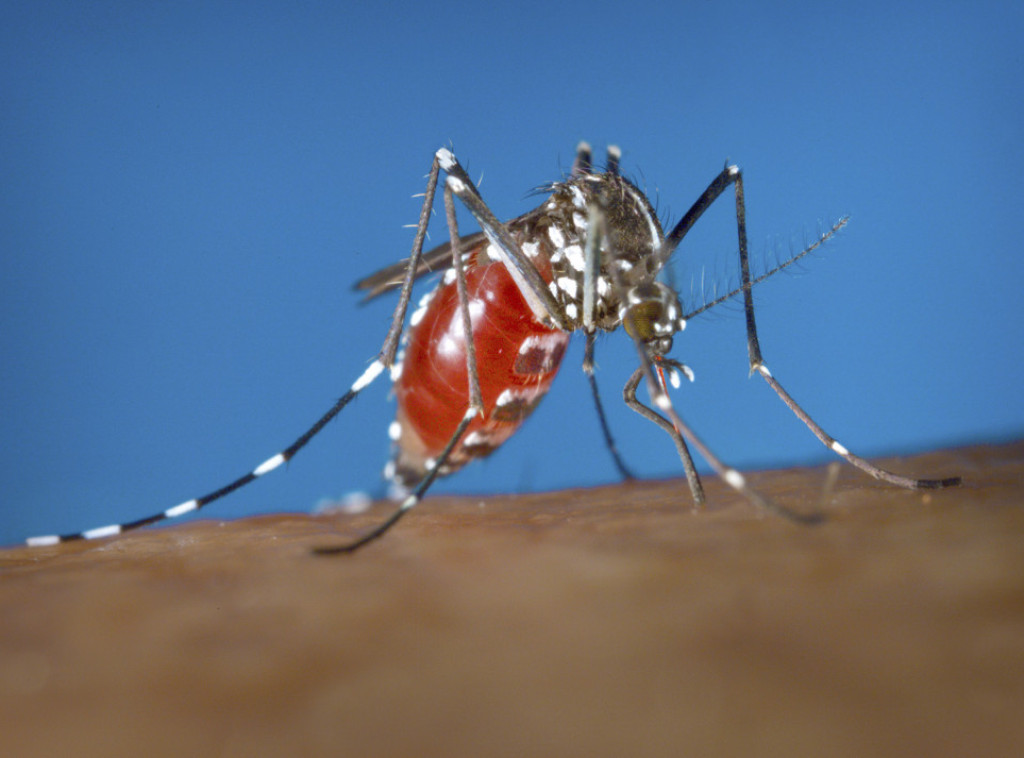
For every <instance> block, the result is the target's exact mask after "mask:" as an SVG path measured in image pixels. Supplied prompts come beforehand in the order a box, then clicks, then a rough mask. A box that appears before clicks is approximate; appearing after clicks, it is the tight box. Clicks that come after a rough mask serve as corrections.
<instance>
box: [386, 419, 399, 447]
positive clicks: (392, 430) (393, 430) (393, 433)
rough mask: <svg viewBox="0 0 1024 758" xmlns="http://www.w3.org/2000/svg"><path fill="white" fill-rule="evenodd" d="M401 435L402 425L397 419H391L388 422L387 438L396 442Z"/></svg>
mask: <svg viewBox="0 0 1024 758" xmlns="http://www.w3.org/2000/svg"><path fill="white" fill-rule="evenodd" d="M401 436H402V425H401V424H399V423H398V422H397V421H392V422H391V423H390V424H388V439H390V440H391V441H392V442H398V438H399V437H401Z"/></svg>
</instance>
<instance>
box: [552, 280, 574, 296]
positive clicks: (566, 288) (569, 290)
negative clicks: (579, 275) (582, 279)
mask: <svg viewBox="0 0 1024 758" xmlns="http://www.w3.org/2000/svg"><path fill="white" fill-rule="evenodd" d="M555 284H557V285H558V288H559V289H560V290H562V291H563V292H565V294H566V295H568V296H569V297H571V298H575V297H576V292H577V291H578V287H577V285H576V280H575V279H572V278H571V277H568V276H560V277H558V279H556V280H555Z"/></svg>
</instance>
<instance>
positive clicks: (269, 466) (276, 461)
mask: <svg viewBox="0 0 1024 758" xmlns="http://www.w3.org/2000/svg"><path fill="white" fill-rule="evenodd" d="M284 462H285V457H284V454H283V453H278V454H277V455H275V456H274V457H273V458H267V460H265V461H263V463H261V464H260V465H259V466H257V467H256V468H255V469H253V472H252V474H253V476H263V475H264V474H266V473H269V472H271V471H273V470H274V469H276V468H277V467H278V466H280V465H281V464H282V463H284Z"/></svg>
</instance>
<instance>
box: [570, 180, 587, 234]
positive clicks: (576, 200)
mask: <svg viewBox="0 0 1024 758" xmlns="http://www.w3.org/2000/svg"><path fill="white" fill-rule="evenodd" d="M569 189H570V191H571V192H572V204H573V205H575V206H576V207H577V208H579V209H580V210H584V209H585V208H586V207H587V199H586V198H585V197H583V190H581V189H580V188H579V187H577V186H576V185H575V184H573V185H572V186H570V187H569ZM576 225H577V226H579V223H577V224H576Z"/></svg>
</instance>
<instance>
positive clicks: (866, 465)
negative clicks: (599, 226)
mask: <svg viewBox="0 0 1024 758" xmlns="http://www.w3.org/2000/svg"><path fill="white" fill-rule="evenodd" d="M730 185H731V186H733V188H734V192H735V196H736V231H737V236H738V240H739V256H740V273H741V277H742V286H741V287H740V289H741V290H742V292H743V311H744V314H745V317H746V328H747V354H748V357H749V360H750V372H751V373H754V372H755V371H756V372H757V373H758V374H760V375H761V377H763V378H764V380H765V381H766V382H767V383H768V386H769V387H771V388H772V389H773V390H775V392H776V394H778V396H779V397H780V398H781V399H782V401H783V402H784V403H785V404H786V405H787V406H789V408H790V410H792V411H793V413H794V414H796V416H797V418H799V419H800V420H801V421H803V422H804V424H806V426H807V428H808V429H810V430H811V432H812V433H813V434H814V436H816V437H817V438H818V439H819V440H821V441H822V443H823V444H824V445H825V446H826V447H828V448H829V449H830V450H832V452H834V453H836V454H837V455H839V456H841V457H842V458H844V459H846V460H847V461H848V462H849V463H851V464H853V465H854V466H856V467H857V468H859V469H861V470H862V471H865V472H867V473H868V474H870V475H871V476H873V477H875V478H876V479H881V480H883V481H886V482H889V483H890V484H895V485H897V486H900V487H906V488H908V489H937V488H941V487H953V486H956V485H959V484H960V481H961V479H960V477H958V476H954V477H948V478H945V479H916V478H913V477H908V476H902V475H900V474H895V473H893V472H891V471H887V470H886V469H883V468H881V467H879V466H876V465H874V464H873V463H871V462H869V461H867V460H865V459H864V458H861V457H860V456H858V455H855V454H853V453H851V452H850V451H849V450H848V449H847V448H846V446H845V445H843V444H842V443H841V442H839V441H838V440H837V439H835V438H834V437H832V436H831V435H829V434H828V433H827V432H825V430H824V429H822V428H821V426H819V425H818V423H817V422H815V421H814V420H813V419H812V418H811V417H810V416H809V415H808V414H807V412H806V411H804V409H803V408H801V407H800V406H799V405H798V404H797V402H796V401H795V400H794V399H793V398H792V396H791V395H790V394H789V393H788V392H786V390H785V389H784V388H783V387H782V385H781V384H779V382H778V380H777V379H775V377H774V376H772V373H771V372H770V371H769V370H768V366H767V365H766V364H765V362H764V358H763V357H762V355H761V346H760V343H759V341H758V337H757V323H756V321H755V319H754V294H753V282H752V281H751V277H750V261H749V254H748V252H747V222H746V206H745V204H744V200H743V175H742V173H741V171H740V169H739V167H738V166H726V167H725V168H724V169H723V170H722V172H721V173H720V174H719V175H718V176H717V177H716V178H715V179H714V180H713V181H712V182H711V184H710V185H708V188H707V189H706V190H704V192H703V194H702V195H701V196H700V197H699V198H698V199H697V202H695V203H694V204H693V206H692V207H691V208H690V210H689V211H687V213H686V215H685V216H683V218H682V219H680V221H679V223H678V224H676V226H675V228H673V229H672V231H671V232H670V233H669V235H668V236H667V237H666V240H665V246H664V247H663V250H662V253H661V255H662V258H663V259H664V260H667V259H668V256H669V255H671V253H672V251H673V250H674V249H675V247H676V246H677V245H678V244H679V242H680V241H681V240H682V239H683V237H685V236H686V233H687V232H688V231H689V230H690V228H691V227H692V226H693V225H694V224H695V223H696V222H697V219H699V218H700V217H701V215H703V213H704V211H706V210H707V209H708V207H709V206H710V205H711V204H712V203H713V202H714V201H715V200H716V199H717V198H718V197H719V196H720V195H721V194H722V193H723V192H724V191H725V190H726V189H728V187H729V186H730ZM844 223H845V219H843V220H841V221H840V222H839V223H838V224H837V225H836V226H835V227H833V230H832V232H830V233H829V234H827V235H823V238H825V237H827V236H831V234H832V233H834V232H835V231H836V230H837V229H838V228H839V227H840V226H842V224H844ZM820 242H821V240H819V242H818V243H817V244H820ZM815 246H816V245H815ZM815 246H812V249H813V247H815ZM806 252H809V250H808V251H805V253H801V255H799V256H797V258H801V257H803V255H804V254H806ZM794 260H796V259H794ZM785 265H788V263H787V264H785ZM761 278H763V277H759V280H760V279H761ZM666 397H667V396H666ZM659 407H660V406H659Z"/></svg>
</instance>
